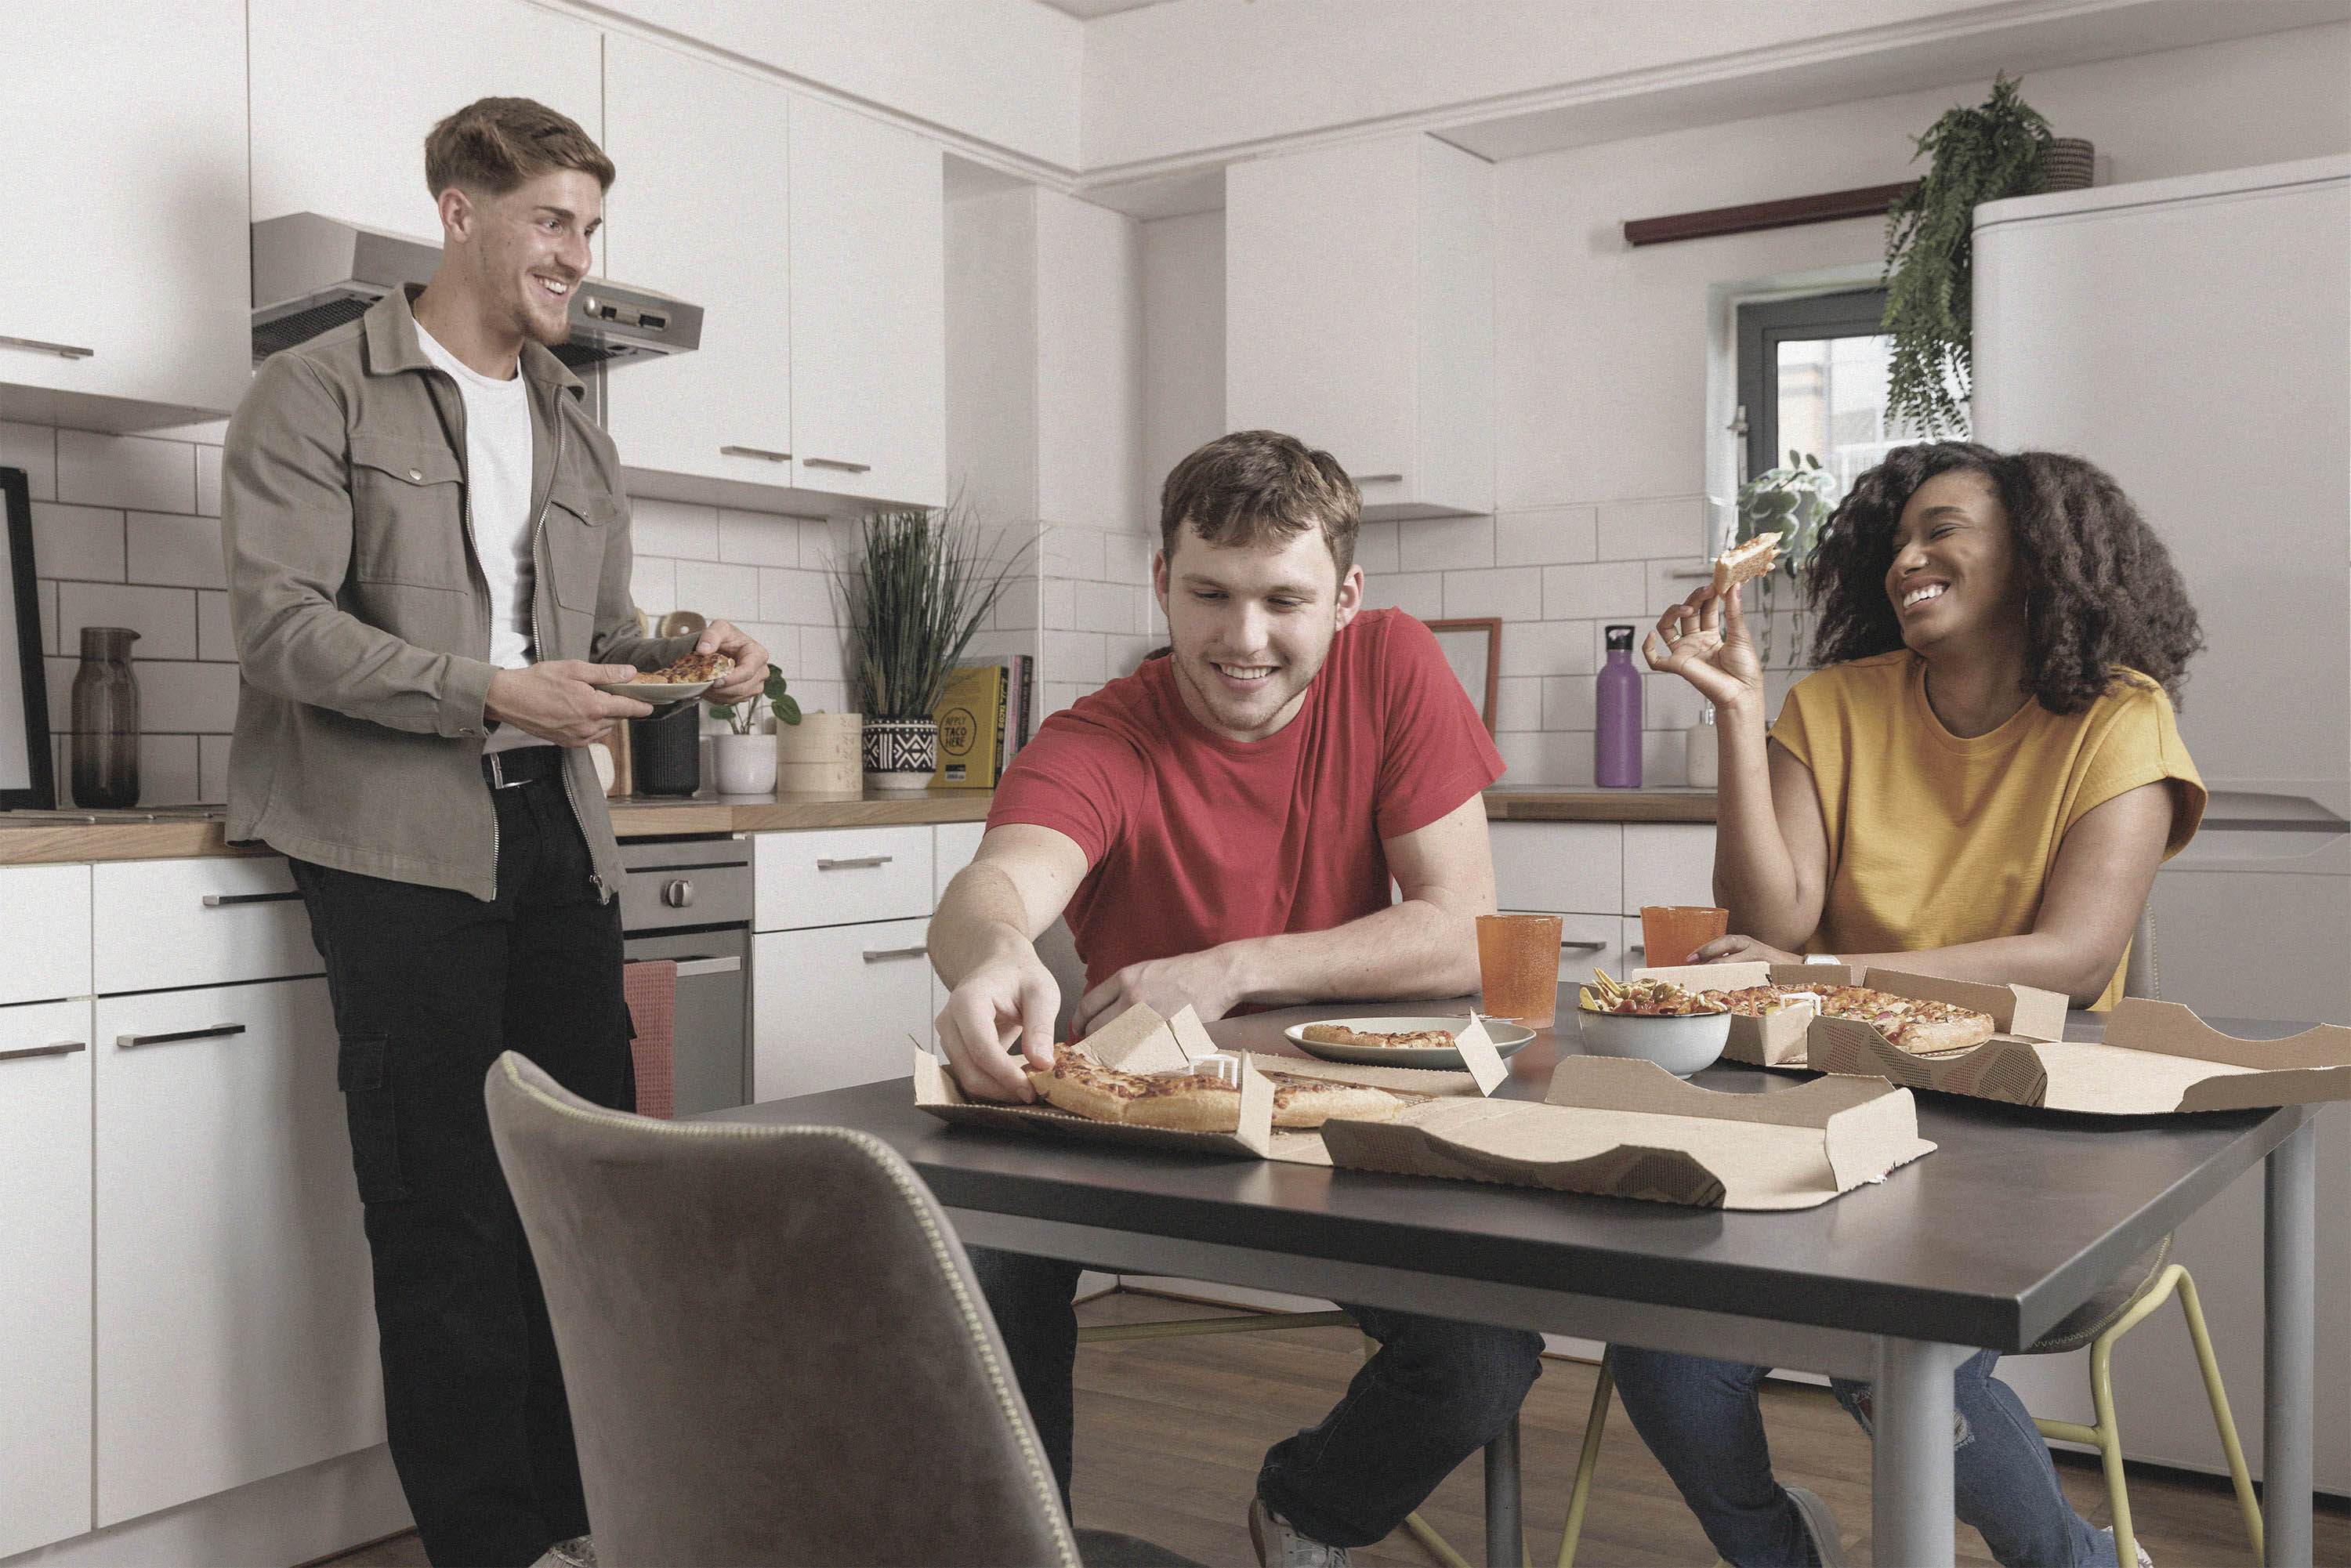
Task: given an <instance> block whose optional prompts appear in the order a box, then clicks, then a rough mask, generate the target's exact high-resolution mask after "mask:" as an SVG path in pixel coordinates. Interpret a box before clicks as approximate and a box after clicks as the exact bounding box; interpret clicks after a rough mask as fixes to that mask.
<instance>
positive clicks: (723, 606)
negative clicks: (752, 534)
mask: <svg viewBox="0 0 2351 1568" xmlns="http://www.w3.org/2000/svg"><path fill="white" fill-rule="evenodd" d="M764 570H765V569H762V568H760V567H756V566H726V565H722V564H720V563H719V562H717V561H709V560H681V561H679V562H678V563H677V607H678V608H679V609H680V610H693V611H696V612H700V613H701V615H702V616H703V617H704V619H705V620H709V621H758V620H761V619H768V620H776V621H783V620H789V616H783V615H775V616H763V615H762V612H761V610H760V606H759V592H760V578H761V576H762V574H763V571H764Z"/></svg>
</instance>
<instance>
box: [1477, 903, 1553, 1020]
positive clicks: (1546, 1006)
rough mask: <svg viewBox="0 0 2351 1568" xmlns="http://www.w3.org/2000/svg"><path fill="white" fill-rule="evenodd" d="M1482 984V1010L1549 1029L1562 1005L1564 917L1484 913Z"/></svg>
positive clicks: (1481, 919)
mask: <svg viewBox="0 0 2351 1568" xmlns="http://www.w3.org/2000/svg"><path fill="white" fill-rule="evenodd" d="M1478 984H1479V989H1480V990H1482V991H1483V992H1484V994H1485V995H1484V1000H1483V1001H1482V1002H1480V1004H1479V1009H1480V1010H1481V1011H1483V1012H1486V1013H1488V1014H1490V1015H1491V1016H1493V1017H1495V1018H1505V1019H1517V1020H1518V1021H1519V1022H1520V1023H1522V1024H1525V1025H1526V1026H1527V1027H1528V1028H1529V1029H1544V1028H1548V1027H1549V1026H1550V1023H1551V1020H1552V1014H1553V1013H1554V1012H1556V1011H1557V1010H1558V1008H1559V916H1558V915H1479V916H1478Z"/></svg>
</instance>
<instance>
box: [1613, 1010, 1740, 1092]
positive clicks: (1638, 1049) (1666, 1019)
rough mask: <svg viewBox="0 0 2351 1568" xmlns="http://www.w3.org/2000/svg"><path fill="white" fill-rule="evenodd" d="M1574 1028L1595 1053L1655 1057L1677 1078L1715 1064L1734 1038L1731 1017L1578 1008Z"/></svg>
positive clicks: (1725, 1015)
mask: <svg viewBox="0 0 2351 1568" xmlns="http://www.w3.org/2000/svg"><path fill="white" fill-rule="evenodd" d="M1575 1027H1576V1031H1577V1033H1578V1034H1580V1035H1581V1036H1582V1037H1583V1049H1584V1050H1585V1051H1589V1052H1591V1053H1592V1054H1593V1055H1594V1056H1630V1057H1635V1058H1637V1059H1639V1060H1640V1061H1654V1062H1656V1064H1657V1065H1658V1066H1660V1067H1662V1068H1664V1069H1665V1070H1666V1071H1668V1072H1670V1073H1672V1074H1673V1075H1674V1076H1675V1077H1677V1078H1687V1077H1688V1076H1689V1075H1690V1074H1691V1073H1693V1072H1696V1071H1699V1070H1700V1069H1701V1068H1708V1067H1711V1066H1713V1065H1714V1064H1715V1062H1716V1061H1718V1060H1719V1058H1720V1057H1721V1055H1722V1048H1723V1046H1724V1044H1725V1043H1727V1042H1728V1041H1729V1039H1730V1015H1729V1013H1727V1012H1724V1013H1680V1014H1667V1015H1664V1016H1661V1017H1660V1016H1652V1015H1648V1014H1643V1013H1596V1012H1591V1011H1588V1010H1587V1009H1583V1008H1578V1009H1575Z"/></svg>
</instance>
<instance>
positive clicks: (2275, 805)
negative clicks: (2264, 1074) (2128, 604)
mask: <svg viewBox="0 0 2351 1568" xmlns="http://www.w3.org/2000/svg"><path fill="white" fill-rule="evenodd" d="M1974 419H1975V432H1976V438H1977V439H1978V440H1980V441H1982V442H1984V443H1986V444H1990V445H1992V446H1996V447H1999V448H2001V449H2003V450H2011V449H2015V448H2021V447H2038V448H2044V449H2048V450H2053V451H2061V452H2072V453H2077V454H2079V455H2083V456H2085V457H2087V458H2089V459H2091V460H2092V461H2093V462H2095V463H2096V464H2098V465H2100V466H2101V467H2104V468H2105V469H2106V470H2107V471H2108V472H2109V473H2111V474H2113V475H2114V476H2115V477H2116V480H2117V481H2119V482H2120V484H2121V485H2122V487H2123V489H2124V491H2125V492H2126V494H2128V495H2129V496H2130V497H2131V498H2132V499H2133V500H2134V501H2135V502H2136V503H2137V506H2138V507H2139V510H2140V512H2141V514H2142V515H2143V516H2145V517H2146V518H2147V521H2148V523H2149V524H2150V525H2151V526H2152V527H2153V528H2155V530H2156V532H2157V533H2158V534H2159V535H2161V536H2162V538H2163V540H2164V542H2165V544H2166V546H2167V548H2168V549H2169V550H2170V551H2171V553H2172V557H2173V559H2175V560H2176V561H2177V562H2178V564H2179V569H2180V571H2181V573H2182V574H2183V575H2184V576H2185V578H2186V579H2187V582H2188V587H2189V593H2190V595H2191V596H2192V597H2193V599H2194V601H2195V604H2196V609H2197V613H2198V616H2199V619H2200V621H2201V622H2202V623H2203V628H2204V633H2205V637H2206V639H2207V647H2206V649H2205V651H2204V652H2203V653H2201V654H2200V655H2199V656H2198V657H2197V658H2196V659H2195V660H2194V661H2192V662H2191V663H2190V664H2189V680H2188V685H2187V688H2186V701H2185V703H2184V705H2183V707H2182V711H2181V713H2180V717H2179V728H2180V735H2181V737H2182V738H2183V739H2184V740H2185V741H2186V742H2187V745H2188V748H2189V753H2190V755H2192V756H2193V757H2194V758H2195V759H2196V764H2197V768H2198V769H2199V771H2200V772H2201V773H2202V774H2203V776H2204V780H2205V782H2206V784H2207V785H2208V786H2209V787H2210V789H2211V791H2212V799H2211V806H2210V810H2209V811H2208V812H2207V813H2206V816H2205V821H2204V827H2203V831H2201V832H2200V833H2199V835H2198V837H2197V839H2196V841H2194V842H2193V843H2192V844H2191V845H2190V846H2189V848H2188V849H2187V850H2186V851H2184V852H2182V853H2181V854H2180V855H2179V856H2178V857H2177V858H2176V859H2174V860H2173V861H2171V862H2169V863H2168V865H2167V866H2166V867H2165V868H2164V870H2163V872H2162V873H2160V874H2159V875H2158V878H2157V880H2156V891H2155V911H2156V919H2157V928H2158V944H2157V948H2158V957H2159V963H2160V969H2161V979H2162V988H2163V992H2164V995H2165V996H2166V998H2169V999H2174V1000H2179V1001H2185V1002H2189V1003H2190V1004H2191V1005H2193V1006H2194V1007H2195V1008H2197V1009H2198V1010H2199V1012H2201V1013H2203V1014H2205V1015H2206V1016H2207V1017H2228V1016H2235V1017H2242V1018H2270V1019H2317V1020H2324V1021H2327V1022H2334V1023H2351V821H2346V819H2351V158H2346V157H2334V158H2321V159H2309V160H2304V161H2302V162H2293V163H2279V164H2271V165H2268V166H2265V167H2262V168H2254V169H2239V170H2231V171H2228V172H2221V173H2214V174H2197V175H2189V176H2186V177H2183V178H2179V179H2171V180H2156V181H2148V182H2146V183H2139V184H2130V185H2111V186H2105V187H2103V188H2097V189H2093V190H2087V191H2072V192H2065V193H2058V194H2053V195H2047V196H2026V197H2021V198H2018V199H2017V200H2014V201H2007V202H1992V203H1988V204H1984V205H1983V206H1980V207H1978V208H1977V209H1976V217H1975V387H1974ZM2320 1134H2321V1136H2320V1155H2319V1181H2320V1193H2319V1214H2320V1224H2319V1258H2318V1270H2319V1301H2318V1339H2319V1347H2318V1348H2319V1358H2318V1370H2319V1386H2318V1390H2317V1394H2318V1411H2317V1416H2318V1419H2317V1428H2318V1449H2317V1456H2316V1458H2317V1471H2316V1478H2317V1485H2318V1486H2319V1488H2320V1489H2321V1490H2325V1491H2330V1492H2334V1493H2336V1494H2345V1493H2351V1108H2346V1107H2344V1106H2339V1105H2338V1106H2335V1107H2333V1108H2332V1109H2330V1110H2329V1111H2327V1112H2326V1113H2325V1115H2324V1117H2323V1118H2322V1126H2321V1129H2320ZM2261 1189H2262V1184H2261V1173H2260V1171H2259V1169H2258V1168H2256V1169H2255V1170H2254V1171H2252V1173H2250V1174H2249V1175H2248V1176H2246V1177H2244V1178H2243V1179H2241V1180H2240V1181H2239V1182H2238V1183H2237V1184H2236V1185H2235V1186H2232V1187H2231V1189H2230V1190H2229V1191H2228V1192H2227V1193H2226V1194H2224V1195H2223V1196H2222V1197H2220V1199H2217V1200H2216V1201H2215V1202H2214V1203H2213V1204H2212V1205H2210V1207H2207V1208H2206V1209H2205V1210H2204V1211H2203V1212H2202V1213H2200V1214H2199V1215H2198V1216H2197V1217H2196V1218H2194V1219H2193V1220H2191V1221H2190V1222H2189V1224H2188V1225H2187V1226H2185V1227H2183V1228H2182V1229H2181V1231H2180V1233H2179V1252H2178V1253H2177V1256H2178V1258H2179V1260H2180V1261H2182V1262H2184V1263H2186V1264H2187V1265H2188V1267H2189V1270H2190V1271H2191V1272H2192V1273H2193V1274H2194V1276H2195V1278H2196V1281H2197V1283H2198V1286H2199V1289H2200V1290H2201V1291H2202V1292H2203V1295H2204V1301H2205V1309H2206V1312H2207V1315H2208V1317H2209V1318H2210V1321H2211V1323H2212V1327H2213V1332H2214V1336H2215V1339H2216V1340H2217V1341H2218V1343H2219V1348H2220V1357H2221V1362H2222V1367H2223V1372H2224V1375H2225V1376H2226V1378H2227V1380H2228V1385H2229V1391H2230V1395H2231V1402H2232V1404H2233V1405H2234V1406H2235V1411H2236V1417H2237V1425H2238V1429H2239V1431H2240V1433H2241V1435H2242V1436H2243V1437H2244V1440H2245V1446H2246V1448H2247V1451H2248V1456H2249V1458H2252V1459H2253V1469H2254V1473H2255V1474H2256V1475H2259V1474H2260V1473H2261V1468H2260V1463H2259V1459H2258V1451H2259V1448H2260V1446H2261V1433H2262V1416H2261V1393H2262V1380H2261V1369H2262V1313H2261V1299H2260V1281H2261V1250H2262V1218H2261V1216H2262V1207H2261V1197H2262V1190H2261ZM2081 1361H2082V1358H2081V1357H2080V1356H2070V1357H2064V1358H2054V1357H2050V1358H2043V1359H2042V1360H2041V1361H2040V1362H2039V1363H2024V1362H2021V1361H2011V1362H2008V1363H2004V1364H2003V1366H2002V1374H2003V1375H2006V1376H2008V1377H2009V1378H2010V1381H2011V1382H2012V1383H2014V1384H2016V1385H2018V1386H2019V1388H2020V1391H2021V1392H2022V1393H2023V1394H2024V1396H2025V1401H2026V1403H2027V1404H2028V1405H2030V1406H2032V1408H2033V1410H2034V1413H2035V1414H2037V1415H2052V1416H2055V1415H2062V1414H2064V1413H2065V1412H2066V1411H2068V1410H2071V1411H2073V1412H2075V1414H2074V1417H2073V1418H2074V1419H2080V1420H2086V1419H2087V1411H2088V1396H2087V1394H2086V1392H2085V1389H2086V1384H2085V1381H2084V1379H2085V1374H2084V1373H2083V1372H2082V1371H2081V1370H2080V1369H2079V1367H2080V1363H2081ZM2115 1383H2116V1403H2117V1406H2118V1412H2117V1414H2118V1419H2119V1421H2120V1424H2121V1427H2122V1431H2123V1436H2124V1446H2125V1449H2126V1452H2127V1453H2128V1454H2130V1455H2131V1456H2132V1457H2134V1458H2146V1459H2151V1460H2155V1461H2158V1462H2160V1463H2165V1464H2172V1465H2179V1466H2184V1467H2187V1468H2190V1469H2199V1470H2205V1471H2210V1472H2214V1473H2218V1472H2220V1470H2221V1469H2222V1465H2221V1460H2220V1445H2219V1443H2218V1441H2217V1440H2216V1439H2215V1437H2213V1433H2212V1423H2211V1420H2210V1416H2209V1415H2208V1414H2206V1406H2205V1403H2204V1396H2203V1389H2202V1385H2201V1383H2200V1381H2199V1377H2198V1375H2197V1373H2196V1368H2195V1363H2194V1360H2193V1359H2192V1357H2191V1356H2190V1354H2189V1345H2188V1339H2187V1335H2186V1333H2185V1332H2184V1331H2183V1330H2182V1329H2181V1327H2180V1326H2179V1313H2178V1312H2177V1311H2176V1310H2175V1309H2171V1308H2166V1309H2165V1312H2164V1314H2163V1315H2162V1316H2160V1317H2159V1318H2158V1319H2154V1320H2150V1321H2149V1322H2147V1324H2145V1325H2143V1326H2142V1327H2140V1328H2139V1329H2137V1331H2135V1332H2134V1333H2132V1334H2131V1335H2130V1336H2129V1338H2128V1339H2127V1340H2126V1341H2125V1342H2124V1344H2123V1346H2122V1348H2121V1349H2120V1350H2119V1351H2118V1352H2117V1354H2116V1358H2115Z"/></svg>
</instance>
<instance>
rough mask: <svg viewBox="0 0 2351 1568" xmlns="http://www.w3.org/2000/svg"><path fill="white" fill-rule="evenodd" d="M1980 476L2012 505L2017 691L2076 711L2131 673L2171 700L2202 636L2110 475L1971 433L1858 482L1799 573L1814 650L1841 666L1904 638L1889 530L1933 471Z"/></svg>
mask: <svg viewBox="0 0 2351 1568" xmlns="http://www.w3.org/2000/svg"><path fill="white" fill-rule="evenodd" d="M1953 472H1967V473H1975V474H1981V475H1983V476H1985V477H1986V478H1987V479H1989V480H1990V481H1991V485H1992V487H1993V489H1994V490H1995V491H1996V492H1997V493H1998V495H1999V497H2000V504H2001V507H2002V508H2003V509H2004V510H2005V511H2006V512H2007V513H2008V522H2009V528H2010V529H2011V534H2012V537H2013V538H2014V541H2015V548H2016V559H2017V563H2018V565H2019V566H2020V567H2021V568H2022V570H2023V572H2024V586H2025V591H2026V597H2025V606H2024V635H2025V658H2024V668H2025V676H2024V680H2025V687H2026V689H2027V690H2029V691H2030V692H2032V695H2033V696H2034V697H2035V698H2036V699H2038V700H2039V702H2040V704H2041V706H2043V707H2044V708H2047V709H2048V710H2049V711H2050V712H2051V713H2058V714H2068V713H2079V712H2081V711H2082V710H2083V709H2084V708H2086V707H2088V706H2090V705H2091V704H2092V703H2094V702H2095V701H2097V700H2098V698H2100V697H2102V696H2104V695H2105V694H2106V693H2107V692H2108V691H2109V690H2110V689H2112V687H2113V686H2114V685H2115V683H2116V680H2117V679H2119V678H2121V677H2119V676H2118V675H2117V674H2116V671H2117V670H2118V669H2130V670H2136V671H2137V672H2139V673H2140V674H2145V675H2147V676H2149V677H2151V678H2152V679H2153V680H2154V681H2155V682H2156V684H2157V685H2160V686H2162V687H2163V689H2164V691H2165V692H2166V693H2168V695H2170V697H2171V700H2172V703H2173V704H2174V705H2175V706H2177V705H2178V704H2179V688H2180V685H2181V684H2182V683H2183V682H2184V681H2185V680H2186V679H2187V674H2186V671H2187V666H2188V661H2189V658H2191V657H2192V656H2194V654H2195V653H2196V652H2197V650H2199V648H2201V647H2203V646H2204V634H2203V632H2202V631H2201V630H2199V627H2198V626H2197V623H2196V607H2195V606H2194V605H2193V604H2190V603H2189V601H2188V585H2187V584H2186V583H2184V582H2182V581H2181V580H2180V579H2179V569H2178V568H2176V567H2174V566H2173V565H2172V564H2171V552H2170V551H2169V550H2168V549H2165V548H2164V545H2163V541H2162V540H2161V539H2159V538H2157V537H2156V535H2155V530H2154V529H2152V528H2148V527H2147V523H2146V522H2145V520H2144V519H2142V518H2141V517H2139V515H2138V508H2137V507H2134V506H2132V505H2131V503H2130V497H2127V496H2125V495H2124V494H2123V492H2122V486H2119V485H2116V483H2115V481H2114V478H2113V476H2110V475H2109V474H2107V473H2106V471H2105V469H2103V468H2100V467H2098V466H2097V465H2095V464H2091V463H2087V462H2085V461H2084V460H2083V459H2081V458H2079V457H2068V456H2066V455H2064V454H2062V453H2055V452H2017V453H2011V454H2007V455H2003V454H2001V453H1998V452H1995V451H1993V450H1992V449H1991V447H1989V446H1979V445H1977V444H1974V443H1973V442H1966V441H1939V442H1932V443H1927V444H1920V445H1917V446H1897V447H1896V448H1895V449H1894V450H1893V451H1891V452H1889V453H1887V454H1886V460H1885V461H1884V462H1883V463H1880V464H1879V465H1877V466H1876V467H1875V468H1872V469H1871V470H1869V472H1867V473H1866V474H1864V475H1863V476H1861V477H1860V478H1858V479H1856V480H1855V481H1854V484H1853V490H1852V492H1851V493H1850V494H1849V495H1847V496H1846V497H1845V498H1844V500H1843V501H1842V502H1840V503H1839V504H1838V506H1837V509H1836V511H1835V512H1834V514H1832V515H1831V516H1830V517H1829V520H1828V524H1827V526H1826V528H1824V529H1823V531H1822V535H1821V541H1820V544H1819V546H1818V547H1817V548H1816V549H1814V550H1813V558H1812V561H1811V564H1810V565H1809V566H1808V567H1807V568H1806V569H1805V591H1806V594H1807V596H1808V597H1809V598H1810V599H1811V600H1812V601H1813V604H1814V605H1815V606H1817V607H1818V610H1819V613H1820V621H1819V622H1818V624H1817V625H1816V626H1815V627H1814V629H1813V662H1814V663H1815V664H1823V665H1826V664H1844V663H1845V662H1846V661H1847V660H1851V659H1865V658H1868V657H1869V656H1871V655H1872V654H1875V653H1892V652H1893V651H1894V650H1895V649H1896V648H1899V647H1901V646H1902V645H1903V643H1902V622H1901V620H1900V617H1899V616H1898V614H1897V613H1896V610H1895V608H1894V604H1893V601H1891V600H1890V599H1888V598H1887V596H1886V572H1887V571H1888V570H1890V569H1891V568H1892V567H1893V565H1894V528H1895V525H1896V523H1897V522H1899V521H1900V520H1901V517H1902V508H1903V507H1905V506H1907V505H1908V504H1909V500H1910V497H1912V496H1913V495H1914V494H1916V493H1917V489H1918V486H1921V485H1923V484H1925V483H1926V482H1927V481H1928V480H1929V479H1931V478H1933V477H1935V476H1937V475H1938V474H1949V473H1953Z"/></svg>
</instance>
